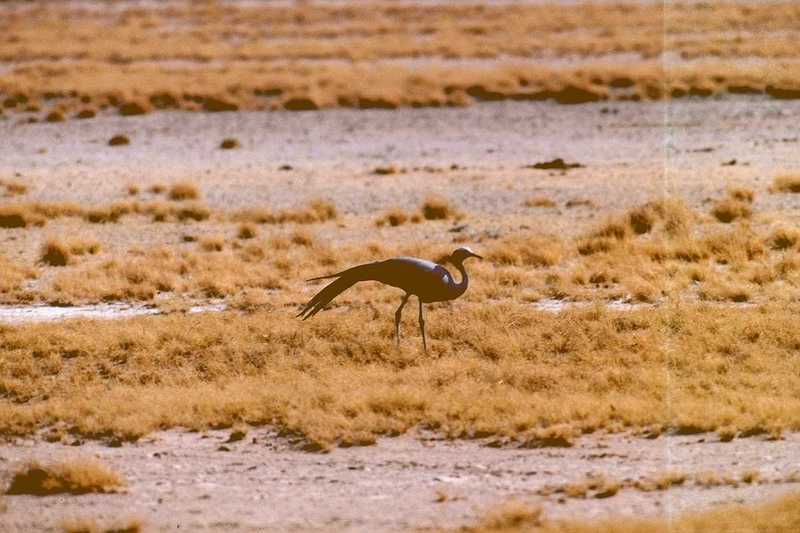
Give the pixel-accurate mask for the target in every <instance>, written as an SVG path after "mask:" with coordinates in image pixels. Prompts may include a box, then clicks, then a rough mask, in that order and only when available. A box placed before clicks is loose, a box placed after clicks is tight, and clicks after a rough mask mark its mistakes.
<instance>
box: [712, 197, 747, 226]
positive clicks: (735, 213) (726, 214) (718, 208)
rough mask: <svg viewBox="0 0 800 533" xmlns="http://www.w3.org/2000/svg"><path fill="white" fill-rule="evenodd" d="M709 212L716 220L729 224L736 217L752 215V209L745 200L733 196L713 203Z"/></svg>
mask: <svg viewBox="0 0 800 533" xmlns="http://www.w3.org/2000/svg"><path fill="white" fill-rule="evenodd" d="M711 214H712V215H713V216H714V218H716V219H717V220H718V221H720V222H722V223H724V224H730V223H731V222H733V221H734V220H737V219H742V218H750V217H751V216H752V215H753V210H752V209H751V208H750V205H749V204H748V203H747V202H744V201H741V200H737V199H735V198H726V199H724V200H720V201H719V202H717V203H716V204H714V207H713V208H712V209H711Z"/></svg>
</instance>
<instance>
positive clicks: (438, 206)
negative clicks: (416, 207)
mask: <svg viewBox="0 0 800 533" xmlns="http://www.w3.org/2000/svg"><path fill="white" fill-rule="evenodd" d="M420 209H421V211H422V216H423V218H425V220H446V219H448V218H451V217H454V216H457V212H456V210H455V209H454V208H453V207H452V206H451V205H450V202H448V201H447V200H446V199H445V198H442V197H441V196H429V197H428V198H427V199H425V202H423V204H422V207H421V208H420Z"/></svg>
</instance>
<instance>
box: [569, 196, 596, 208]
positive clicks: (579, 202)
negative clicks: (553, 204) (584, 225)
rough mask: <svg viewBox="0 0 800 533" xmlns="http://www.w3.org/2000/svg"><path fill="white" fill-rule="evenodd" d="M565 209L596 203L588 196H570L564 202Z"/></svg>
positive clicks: (590, 205) (591, 205)
mask: <svg viewBox="0 0 800 533" xmlns="http://www.w3.org/2000/svg"><path fill="white" fill-rule="evenodd" d="M564 206H565V207H566V208H567V209H572V208H574V207H590V208H593V207H597V205H596V204H595V203H594V202H593V201H592V200H589V199H588V198H571V199H569V200H567V203H565V204H564Z"/></svg>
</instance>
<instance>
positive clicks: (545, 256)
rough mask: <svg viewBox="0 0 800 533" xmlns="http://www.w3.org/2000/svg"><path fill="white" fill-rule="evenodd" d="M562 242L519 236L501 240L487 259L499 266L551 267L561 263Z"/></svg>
mask: <svg viewBox="0 0 800 533" xmlns="http://www.w3.org/2000/svg"><path fill="white" fill-rule="evenodd" d="M563 255H564V249H563V245H562V243H561V241H560V240H559V239H558V238H556V237H554V236H547V235H519V236H513V237H507V238H505V239H502V240H500V241H499V242H497V243H496V244H495V245H493V246H492V248H490V249H489V251H488V252H487V253H486V257H487V259H489V261H491V262H493V263H497V264H499V265H514V266H528V267H535V268H536V267H550V266H553V265H556V264H558V263H559V261H561V258H562V257H563Z"/></svg>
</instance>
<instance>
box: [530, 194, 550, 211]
mask: <svg viewBox="0 0 800 533" xmlns="http://www.w3.org/2000/svg"><path fill="white" fill-rule="evenodd" d="M525 207H548V208H549V207H556V203H555V202H554V201H553V200H551V199H550V198H548V197H546V196H534V197H532V198H528V199H527V200H525Z"/></svg>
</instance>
